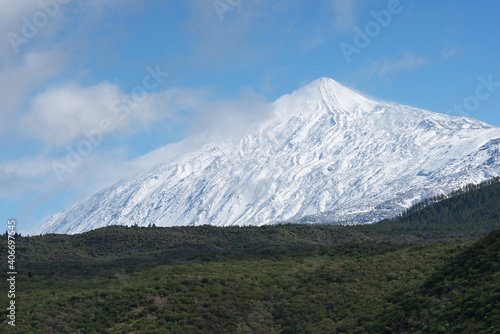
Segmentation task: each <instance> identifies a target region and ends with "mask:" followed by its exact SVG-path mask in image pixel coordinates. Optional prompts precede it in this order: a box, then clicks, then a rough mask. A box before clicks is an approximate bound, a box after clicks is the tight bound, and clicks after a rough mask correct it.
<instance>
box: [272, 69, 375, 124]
mask: <svg viewBox="0 0 500 334" xmlns="http://www.w3.org/2000/svg"><path fill="white" fill-rule="evenodd" d="M318 103H323V104H325V105H326V106H328V108H327V109H330V111H333V110H335V113H337V114H345V115H347V114H352V113H353V112H357V111H359V110H360V109H361V110H365V111H368V110H371V109H372V108H373V105H374V104H375V103H376V102H374V101H371V100H369V99H367V98H366V97H364V96H362V95H360V94H358V93H356V92H355V91H353V90H352V89H350V88H347V87H345V86H344V85H342V84H340V83H338V82H337V81H335V80H333V79H331V78H327V77H321V78H318V79H316V80H314V81H312V82H310V83H309V84H307V85H305V86H303V87H301V88H299V89H297V90H295V91H294V92H292V93H291V94H287V95H284V96H282V97H280V98H279V99H278V100H277V101H276V104H277V106H278V108H277V110H278V113H279V114H286V115H290V114H306V113H311V112H314V111H323V110H324V109H325V108H318V106H317V104H318ZM320 109H321V110H320Z"/></svg>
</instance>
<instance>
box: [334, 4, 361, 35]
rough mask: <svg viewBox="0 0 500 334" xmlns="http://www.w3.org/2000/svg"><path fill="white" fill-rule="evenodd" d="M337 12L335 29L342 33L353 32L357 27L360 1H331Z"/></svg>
mask: <svg viewBox="0 0 500 334" xmlns="http://www.w3.org/2000/svg"><path fill="white" fill-rule="evenodd" d="M329 2H330V3H331V4H332V6H333V9H334V11H335V28H336V29H338V30H340V31H344V32H347V31H349V32H350V31H352V28H353V27H354V26H355V25H356V8H357V6H358V0H329Z"/></svg>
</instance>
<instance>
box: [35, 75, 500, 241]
mask: <svg viewBox="0 0 500 334" xmlns="http://www.w3.org/2000/svg"><path fill="white" fill-rule="evenodd" d="M272 107H273V111H274V114H273V116H272V117H271V118H269V119H267V120H266V121H264V122H263V123H261V124H260V125H259V126H257V127H256V128H254V129H252V130H251V131H247V132H246V133H244V134H242V135H241V136H239V137H234V138H230V139H226V140H223V141H220V142H216V143H212V144H209V145H207V146H205V147H203V148H202V149H200V150H199V151H197V152H195V153H192V154H188V155H184V156H182V157H180V158H178V159H177V160H175V161H173V162H169V163H166V164H164V165H162V166H159V167H157V168H156V169H154V170H152V171H148V172H146V173H144V174H142V175H141V176H140V177H137V178H133V179H128V180H123V181H121V182H119V183H117V184H115V185H114V186H111V187H109V188H107V189H104V190H102V191H100V192H98V193H97V194H95V195H93V196H91V197H89V198H87V199H86V200H84V201H82V202H80V203H77V204H75V205H73V206H71V207H69V208H67V209H65V210H64V211H62V212H60V213H58V214H56V215H54V216H52V217H51V218H50V219H49V220H47V221H46V222H44V223H43V224H41V225H40V226H38V227H37V228H35V229H34V230H32V231H31V232H30V233H31V234H39V233H48V232H54V233H80V232H84V231H87V230H90V229H94V228H98V227H102V226H108V225H133V224H138V225H148V224H156V225H157V226H175V225H202V224H211V225H217V226H229V225H264V224H271V223H274V222H277V221H284V220H300V219H302V221H304V222H324V221H325V220H328V221H329V222H333V221H337V222H343V223H369V222H373V221H377V220H380V219H383V218H387V217H390V216H392V215H395V214H397V213H399V212H401V211H402V210H403V209H405V208H406V207H408V206H410V205H411V204H413V203H414V202H416V201H418V200H420V199H422V198H423V197H428V196H431V195H434V194H437V193H445V192H448V191H451V190H453V189H456V188H457V187H460V186H462V185H464V184H467V183H470V182H480V181H482V180H484V179H487V178H489V177H491V176H496V175H500V159H499V152H500V128H496V127H492V126H490V125H487V124H485V123H482V122H479V121H476V120H473V119H470V118H464V117H453V116H447V115H441V114H436V113H431V112H429V111H425V110H420V109H416V108H412V107H408V106H402V105H391V104H386V103H378V102H374V101H370V100H368V99H366V98H364V97H363V96H361V95H359V94H357V93H355V92H353V91H351V90H349V89H347V88H345V87H343V86H342V85H340V84H338V83H337V82H335V81H334V80H332V79H328V78H321V79H318V80H316V81H314V82H312V83H310V84H309V85H307V86H305V87H303V88H301V89H299V90H297V91H295V92H293V93H292V94H290V95H285V96H282V97H281V98H279V99H278V100H277V101H275V102H274V103H273V105H272ZM304 217H306V218H304Z"/></svg>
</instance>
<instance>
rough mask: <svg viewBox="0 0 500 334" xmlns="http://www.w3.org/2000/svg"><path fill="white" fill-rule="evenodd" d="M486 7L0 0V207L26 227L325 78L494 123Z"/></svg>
mask: <svg viewBox="0 0 500 334" xmlns="http://www.w3.org/2000/svg"><path fill="white" fill-rule="evenodd" d="M499 13H500V3H499V2H498V1H494V0H490V1H487V0H478V1H465V0H458V1H457V0H454V1H452V0H443V1H430V0H422V1H416V0H413V1H412V0H400V1H396V0H391V1H378V0H364V1H361V0H351V1H348V0H316V1H305V0H302V1H300V0H276V1H265V0H215V1H214V0H186V1H174V0H171V1H168V0H165V1H160V0H148V1H139V0H87V1H83V0H42V1H41V2H39V1H38V0H23V1H18V0H4V1H2V2H1V3H0V36H1V37H0V88H1V89H0V107H1V108H0V136H1V141H0V213H1V215H0V216H1V217H3V220H4V222H5V224H7V219H9V218H17V219H18V228H19V231H20V232H21V233H26V232H27V231H28V230H29V229H30V228H31V227H33V226H35V225H36V224H38V223H40V222H41V221H42V220H43V219H44V218H45V217H47V216H48V215H50V214H54V213H56V212H58V211H60V210H62V209H64V208H65V207H66V206H68V205H71V204H73V203H75V202H76V201H78V200H81V199H83V198H84V197H86V196H88V195H90V194H92V193H93V192H95V191H97V190H99V189H101V188H102V187H105V186H107V185H110V184H112V183H114V182H116V181H118V180H119V179H121V178H123V177H127V176H130V175H133V174H135V173H138V172H140V171H141V170H144V169H148V168H152V167H154V166H155V165H156V164H158V163H160V162H162V161H166V160H168V159H171V158H173V157H175V156H176V155H177V154H179V152H186V151H189V150H193V149H196V148H197V147H199V146H200V145H203V144H204V143H206V142H208V141H211V140H215V139H217V138H220V137H223V136H226V135H231V134H232V133H237V132H238V131H241V130H242V129H243V128H244V127H245V125H246V124H250V123H252V122H254V121H258V119H259V118H260V117H262V115H264V114H265V112H266V111H265V110H266V107H265V106H266V103H267V102H270V101H273V100H275V99H276V98H278V97H279V96H281V95H282V94H286V93H290V92H291V91H293V90H295V89H297V88H299V87H301V86H303V85H304V84H307V83H308V82H310V81H313V80H314V79H316V78H319V77H323V76H326V77H330V78H333V79H335V80H336V81H338V82H340V83H342V84H344V85H346V86H348V87H350V88H353V89H355V90H356V91H358V92H361V93H362V94H364V95H366V96H369V97H373V98H375V99H377V100H384V101H391V102H395V103H400V104H408V105H412V106H415V107H419V108H422V109H427V110H430V111H434V112H440V113H448V114H450V113H453V114H455V115H461V116H469V117H473V118H476V119H479V120H482V121H484V122H486V123H489V124H492V125H495V126H500V113H499V111H500V43H498V41H499V37H500V21H499V20H498V14H499ZM177 142H180V143H178V144H175V145H172V144H173V143H177ZM74 152H76V153H74ZM5 226H7V225H5Z"/></svg>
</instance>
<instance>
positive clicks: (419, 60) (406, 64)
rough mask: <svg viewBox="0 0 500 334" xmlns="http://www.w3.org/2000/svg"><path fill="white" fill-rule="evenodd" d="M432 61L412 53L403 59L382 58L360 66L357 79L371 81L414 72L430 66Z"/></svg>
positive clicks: (408, 53) (406, 54)
mask: <svg viewBox="0 0 500 334" xmlns="http://www.w3.org/2000/svg"><path fill="white" fill-rule="evenodd" d="M429 63H430V61H429V60H428V59H426V58H423V57H418V56H416V55H414V54H413V53H411V52H407V53H405V55H404V56H403V57H402V58H399V59H388V58H387V57H382V58H380V59H378V60H376V61H372V62H370V63H368V64H366V65H362V66H360V67H359V68H358V69H357V71H356V77H357V78H363V79H371V78H373V77H379V78H387V77H390V76H394V75H396V74H397V73H398V72H401V71H413V70H414V69H416V68H418V67H421V66H425V65H427V64H429Z"/></svg>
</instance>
